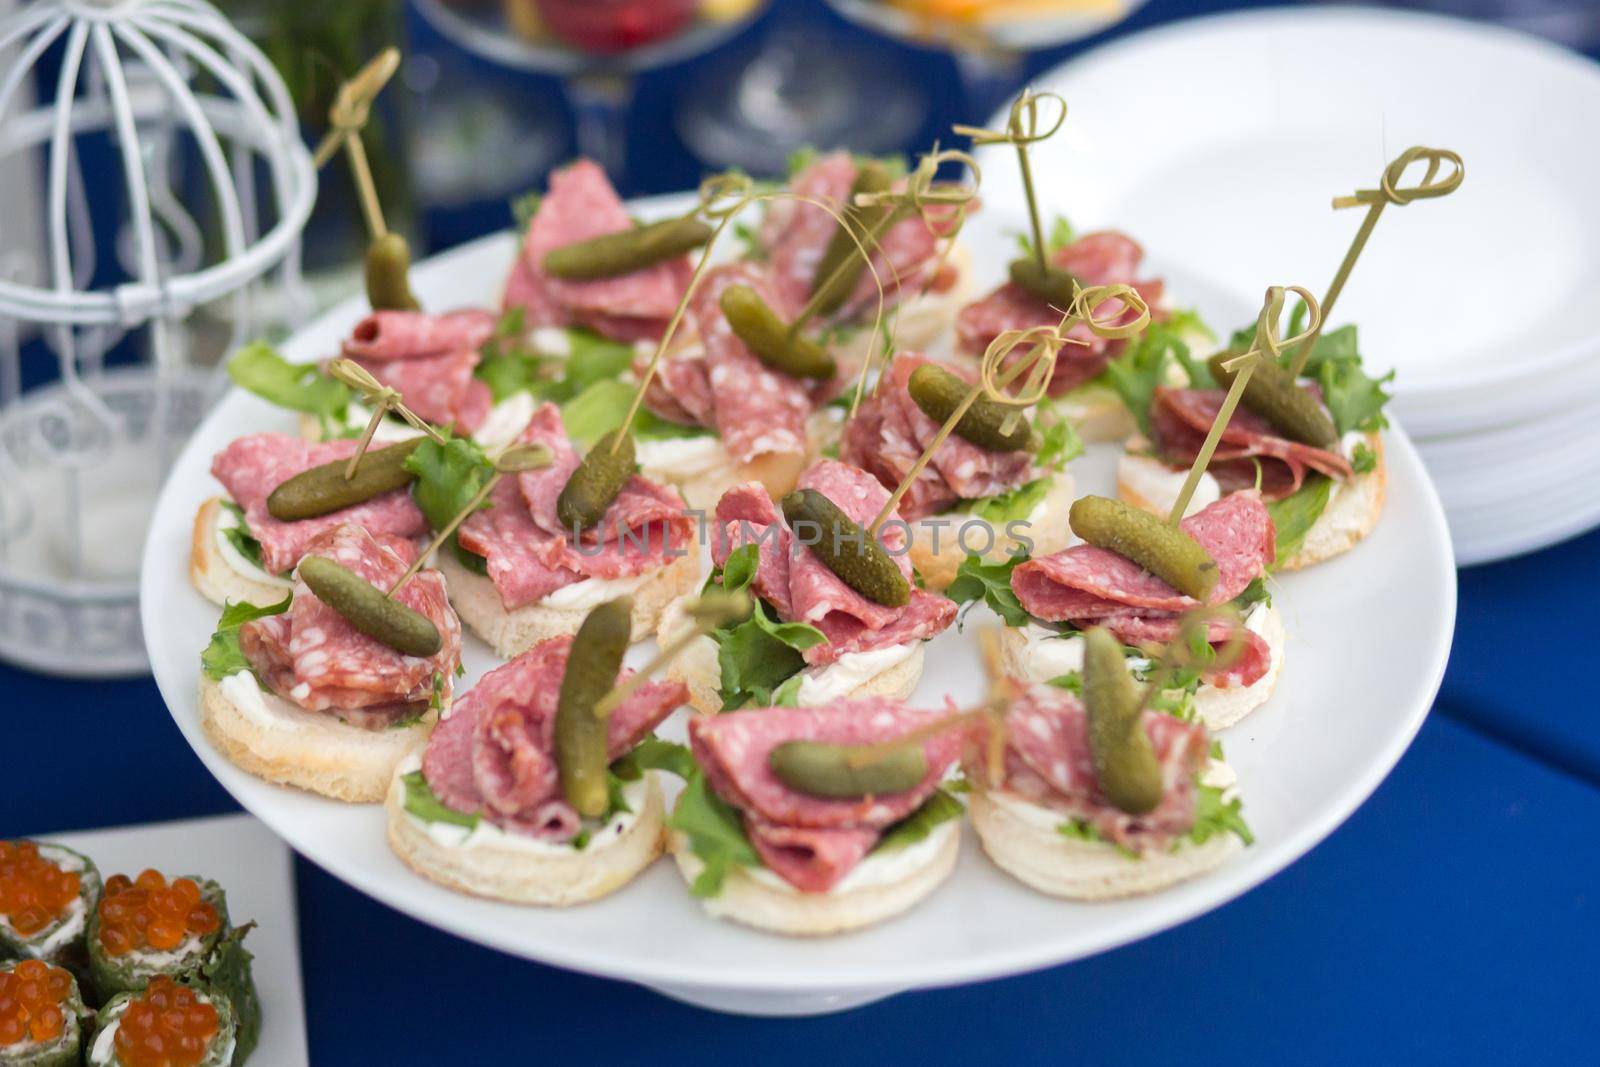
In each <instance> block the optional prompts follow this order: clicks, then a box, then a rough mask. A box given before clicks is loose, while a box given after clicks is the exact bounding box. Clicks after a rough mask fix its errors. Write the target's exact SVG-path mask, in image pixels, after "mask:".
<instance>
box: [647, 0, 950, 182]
mask: <svg viewBox="0 0 1600 1067" xmlns="http://www.w3.org/2000/svg"><path fill="white" fill-rule="evenodd" d="M820 14H822V12H820V11H818V10H817V9H816V8H814V7H809V5H805V4H800V3H796V2H793V0H791V2H789V3H787V4H784V5H781V6H780V7H779V8H778V9H777V10H776V11H774V13H773V19H772V26H771V29H770V30H769V32H768V33H767V36H766V39H765V40H764V41H763V42H762V43H761V46H760V49H759V50H758V51H757V52H756V53H755V55H753V56H751V55H749V54H748V53H746V54H742V55H741V54H734V55H730V56H728V57H726V58H724V59H722V60H720V61H719V62H716V63H712V64H710V65H708V66H707V68H706V69H705V70H704V71H702V72H701V74H700V76H699V78H698V80H697V82H696V83H695V84H693V85H691V86H690V87H689V89H688V90H687V92H686V93H685V95H684V100H683V103H682V106H681V107H680V108H679V110H678V114H677V128H678V134H679V136H680V137H682V139H683V142H684V143H685V144H686V145H688V146H689V148H690V149H691V150H692V151H693V152H694V154H695V155H696V156H697V157H698V158H699V159H700V160H701V161H702V162H705V163H708V164H711V165H712V166H716V167H739V168H742V169H744V170H746V171H749V172H750V173H752V174H759V175H764V176H766V175H777V174H782V173H783V172H784V171H785V169H786V166H787V163H788V160H789V157H790V155H791V154H792V153H793V152H794V151H795V150H796V149H798V148H803V147H805V146H807V145H818V146H825V147H828V148H848V149H851V150H852V151H856V152H861V153H865V154H869V155H879V154H882V153H885V152H889V151H894V150H897V149H899V148H901V147H903V146H904V145H905V144H906V142H907V141H909V140H911V139H912V138H913V136H914V135H915V134H916V132H917V131H918V130H919V129H920V128H921V127H922V124H923V120H924V117H925V116H926V114H927V109H928V105H927V99H926V98H925V96H924V95H923V93H922V91H921V90H920V89H919V88H918V87H917V79H916V78H914V77H913V76H911V75H910V74H908V73H907V72H906V71H905V69H904V67H903V65H902V64H900V63H897V62H895V61H894V59H893V57H890V56H886V55H884V53H883V50H882V49H876V50H875V49H873V48H871V47H869V46H866V45H863V44H859V43H855V42H851V41H847V40H840V39H839V36H840V35H839V34H838V33H837V32H836V31H835V32H830V31H829V29H828V28H827V27H825V26H822V25H819V22H821V21H824V20H822V19H819V18H818V16H819V15H820Z"/></svg>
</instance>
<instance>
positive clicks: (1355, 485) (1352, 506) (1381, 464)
mask: <svg viewBox="0 0 1600 1067" xmlns="http://www.w3.org/2000/svg"><path fill="white" fill-rule="evenodd" d="M1367 447H1368V448H1370V449H1372V453H1373V455H1375V456H1377V458H1378V465H1377V466H1376V467H1373V468H1372V470H1370V471H1368V472H1367V473H1366V474H1358V475H1356V476H1355V478H1353V479H1351V481H1350V482H1349V483H1348V484H1345V485H1335V486H1334V488H1333V496H1332V498H1331V499H1329V501H1328V507H1327V509H1326V510H1325V511H1323V513H1322V514H1321V515H1320V516H1318V518H1317V521H1316V522H1315V523H1314V524H1312V527H1311V529H1310V531H1308V532H1307V533H1306V539H1305V540H1304V541H1303V542H1301V545H1300V548H1299V550H1298V551H1296V552H1295V553H1294V555H1292V556H1290V557H1289V558H1288V559H1281V560H1279V561H1278V563H1277V569H1278V570H1280V571H1297V570H1300V569H1301V568H1303V567H1309V566H1311V565H1312V564H1314V563H1321V562H1322V561H1323V560H1327V559H1332V558H1333V557H1334V556H1339V555H1343V554H1344V553H1346V552H1348V551H1350V550H1351V549H1352V548H1354V547H1355V546H1356V545H1357V544H1358V543H1359V542H1361V541H1362V540H1363V539H1364V538H1365V537H1366V536H1367V535H1368V534H1370V533H1371V532H1372V529H1373V527H1375V526H1377V525H1378V518H1379V517H1380V516H1381V515H1382V514H1383V502H1384V500H1385V499H1386V498H1387V497H1388V495H1389V465H1388V463H1386V462H1385V460H1384V454H1383V435H1382V434H1378V433H1370V434H1368V435H1367Z"/></svg>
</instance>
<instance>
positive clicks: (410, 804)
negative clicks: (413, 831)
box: [400, 771, 478, 830]
mask: <svg viewBox="0 0 1600 1067" xmlns="http://www.w3.org/2000/svg"><path fill="white" fill-rule="evenodd" d="M400 782H401V784H402V785H404V786H405V789H406V798H405V802H404V807H405V809H406V811H408V812H410V813H411V814H412V815H415V816H416V817H417V818H419V819H421V820H422V821H423V822H442V823H448V824H449V825H451V826H464V827H466V828H467V829H468V830H472V829H475V828H476V827H477V825H478V816H476V815H468V814H465V813H464V812H459V811H457V810H455V809H454V808H452V807H450V806H449V805H447V804H445V802H444V801H442V800H440V799H439V798H438V796H437V795H435V794H434V791H433V787H432V786H430V785H429V784H428V780H427V779H426V778H424V777H423V776H422V772H421V771H412V772H411V773H410V774H406V775H402V776H401V777H400Z"/></svg>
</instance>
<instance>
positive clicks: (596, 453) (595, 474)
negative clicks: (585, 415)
mask: <svg viewBox="0 0 1600 1067" xmlns="http://www.w3.org/2000/svg"><path fill="white" fill-rule="evenodd" d="M619 436H620V441H619V440H618V438H619ZM614 444H615V446H616V448H615V451H613V445H614ZM637 465H638V460H637V458H636V457H635V454H634V446H633V437H632V436H631V435H629V434H628V432H627V430H626V429H616V430H612V431H611V432H610V433H608V434H606V435H605V436H604V437H602V438H600V440H598V441H596V442H595V444H594V447H593V448H591V449H590V450H589V454H588V455H586V456H584V457H583V462H582V463H580V464H578V468H577V469H576V470H574V471H573V472H572V476H571V477H569V478H568V479H567V484H566V485H565V486H564V487H562V490H561V495H560V496H559V497H557V498H556V518H558V519H560V520H561V525H562V526H563V527H565V528H566V529H568V530H572V531H573V532H575V533H581V532H583V531H584V530H592V529H594V528H595V527H596V526H598V525H600V520H601V519H603V518H605V515H606V511H607V510H608V509H609V508H610V507H611V505H612V503H613V502H615V501H616V499H617V497H618V495H619V494H621V492H622V488H623V486H625V485H627V484H628V479H629V478H632V477H633V472H634V470H635V468H636V467H637Z"/></svg>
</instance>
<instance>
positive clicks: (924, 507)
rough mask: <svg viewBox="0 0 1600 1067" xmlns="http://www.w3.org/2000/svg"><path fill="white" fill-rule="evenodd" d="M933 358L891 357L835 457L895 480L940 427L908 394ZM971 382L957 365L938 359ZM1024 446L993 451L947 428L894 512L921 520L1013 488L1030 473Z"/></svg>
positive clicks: (883, 478) (885, 482)
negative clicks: (914, 378) (914, 377)
mask: <svg viewBox="0 0 1600 1067" xmlns="http://www.w3.org/2000/svg"><path fill="white" fill-rule="evenodd" d="M933 362H934V360H931V359H929V358H928V357H926V356H923V355H920V354H918V353H913V352H908V353H904V354H902V355H899V356H896V357H895V359H894V362H893V363H891V364H890V365H889V370H888V371H887V373H886V374H885V375H884V377H883V379H882V380H880V381H879V383H878V387H877V388H876V389H875V390H874V391H873V393H872V395H871V396H869V397H868V398H867V399H866V400H864V401H863V402H862V404H861V406H860V407H859V408H858V409H857V411H856V414H855V415H854V416H852V418H851V419H850V421H849V423H847V424H846V426H845V429H844V438H843V443H842V446H841V448H840V458H841V459H843V460H844V461H845V462H847V463H852V464H854V465H856V466H858V467H860V468H862V469H863V470H866V471H868V472H870V473H871V474H873V475H874V476H875V477H876V478H877V479H878V481H879V482H881V483H882V484H883V485H885V486H887V487H889V488H891V489H892V488H893V487H895V486H898V485H899V484H900V482H901V481H902V480H904V478H905V476H906V475H907V474H909V473H910V471H911V469H912V468H913V467H914V466H915V465H916V462H917V459H918V458H919V457H920V456H921V454H922V451H923V450H924V449H926V448H927V447H928V445H930V444H932V443H933V440H934V438H935V437H937V436H938V433H939V429H940V426H939V424H938V423H936V422H934V421H933V419H931V418H929V417H928V416H927V415H926V414H925V413H924V412H923V410H922V409H921V408H919V407H918V406H917V403H916V401H914V400H913V399H911V392H910V390H909V387H908V386H909V382H910V380H911V375H912V373H913V372H914V371H915V370H916V369H917V368H918V367H920V366H922V365H923V364H925V363H933ZM940 365H941V366H944V367H945V369H947V370H949V371H950V372H951V373H952V374H955V375H956V376H958V377H960V378H962V379H964V380H966V381H967V382H969V383H970V382H971V381H972V380H973V378H974V377H975V376H974V375H973V374H971V373H970V372H967V371H965V370H964V369H962V368H959V367H955V366H951V365H948V364H940ZM1035 476H1036V472H1035V471H1034V467H1033V457H1032V456H1031V455H1030V454H1028V453H1027V452H992V451H990V450H988V449H985V448H981V447H979V446H978V445H975V444H973V443H972V442H970V441H968V440H966V439H965V438H963V437H961V436H959V435H957V434H950V435H949V436H948V437H946V438H945V439H944V441H943V443H941V444H940V445H939V448H938V449H937V450H936V451H935V452H934V453H933V456H932V458H931V459H930V461H929V463H928V465H927V466H926V467H924V468H923V470H922V472H921V473H920V474H919V475H918V477H917V480H916V481H915V482H913V483H912V484H911V488H910V489H909V490H907V492H906V494H905V496H903V497H901V499H900V506H899V507H900V513H901V514H902V515H904V516H905V517H906V518H907V519H912V520H915V519H921V518H925V517H927V516H928V515H932V514H935V513H936V512H940V511H944V510H946V509H947V508H949V507H950V506H951V505H953V504H955V503H957V502H959V501H962V500H976V499H978V498H980V497H986V496H994V495H996V494H998V493H1003V492H1005V491H1007V490H1009V489H1015V488H1016V487H1017V486H1019V485H1022V484H1024V483H1025V482H1027V481H1029V480H1030V479H1032V478H1033V477H1035Z"/></svg>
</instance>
